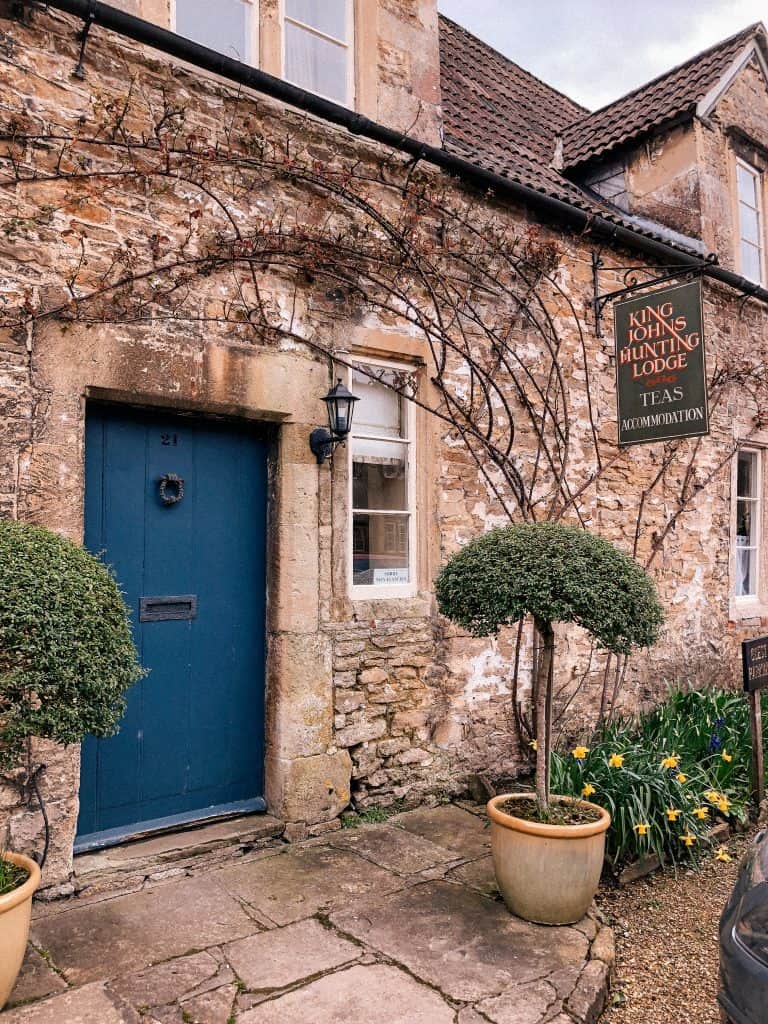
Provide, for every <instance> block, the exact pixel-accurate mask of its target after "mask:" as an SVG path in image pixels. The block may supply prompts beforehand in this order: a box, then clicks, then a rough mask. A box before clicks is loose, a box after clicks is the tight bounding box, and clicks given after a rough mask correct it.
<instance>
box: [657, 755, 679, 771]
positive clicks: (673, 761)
mask: <svg viewBox="0 0 768 1024" xmlns="http://www.w3.org/2000/svg"><path fill="white" fill-rule="evenodd" d="M679 764H680V758H679V757H678V756H677V754H671V755H670V756H669V757H665V758H664V760H663V761H662V762H661V767H662V768H677V766H678V765H679Z"/></svg>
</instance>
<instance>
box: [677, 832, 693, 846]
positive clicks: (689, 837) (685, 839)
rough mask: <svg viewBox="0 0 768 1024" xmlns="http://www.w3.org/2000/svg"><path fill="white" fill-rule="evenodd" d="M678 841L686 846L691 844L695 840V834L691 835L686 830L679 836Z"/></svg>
mask: <svg viewBox="0 0 768 1024" xmlns="http://www.w3.org/2000/svg"><path fill="white" fill-rule="evenodd" d="M680 841H681V842H682V843H685V845H686V846H693V844H694V843H695V842H696V836H692V835H691V833H690V832H686V833H685V835H682V836H680Z"/></svg>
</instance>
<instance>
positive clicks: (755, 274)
mask: <svg viewBox="0 0 768 1024" xmlns="http://www.w3.org/2000/svg"><path fill="white" fill-rule="evenodd" d="M741 273H742V274H743V276H744V277H748V278H749V279H750V281H760V280H762V273H761V269H760V250H759V249H758V248H757V246H755V245H750V244H749V242H742V243H741Z"/></svg>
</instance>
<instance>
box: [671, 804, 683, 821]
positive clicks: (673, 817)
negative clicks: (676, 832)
mask: <svg viewBox="0 0 768 1024" xmlns="http://www.w3.org/2000/svg"><path fill="white" fill-rule="evenodd" d="M682 813H683V812H682V811H681V810H680V809H679V808H678V807H668V808H667V821H677V819H678V818H679V817H680V815H681V814H682Z"/></svg>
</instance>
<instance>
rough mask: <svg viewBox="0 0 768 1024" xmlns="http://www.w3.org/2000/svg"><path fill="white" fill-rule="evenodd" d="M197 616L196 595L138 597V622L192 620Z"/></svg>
mask: <svg viewBox="0 0 768 1024" xmlns="http://www.w3.org/2000/svg"><path fill="white" fill-rule="evenodd" d="M196 615H197V595H196V594H184V595H182V596H181V597H178V596H177V597H140V598H139V622H165V621H167V620H168V619H194V618H195V617H196Z"/></svg>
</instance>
